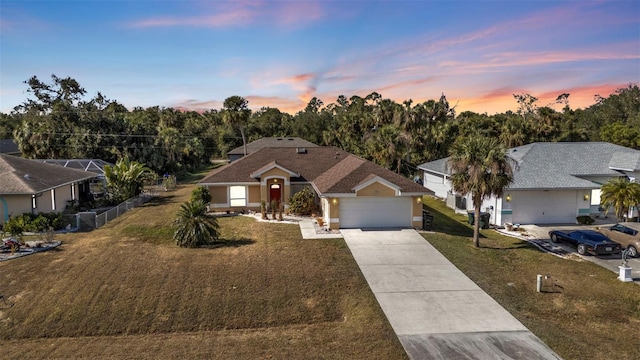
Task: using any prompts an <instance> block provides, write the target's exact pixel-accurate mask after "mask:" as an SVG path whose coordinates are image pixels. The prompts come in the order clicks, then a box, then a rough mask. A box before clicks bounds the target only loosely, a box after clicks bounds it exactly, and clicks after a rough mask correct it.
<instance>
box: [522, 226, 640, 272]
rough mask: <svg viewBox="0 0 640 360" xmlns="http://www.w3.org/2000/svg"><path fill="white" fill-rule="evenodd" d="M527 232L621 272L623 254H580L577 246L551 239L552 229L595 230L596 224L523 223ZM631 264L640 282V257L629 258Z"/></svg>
mask: <svg viewBox="0 0 640 360" xmlns="http://www.w3.org/2000/svg"><path fill="white" fill-rule="evenodd" d="M611 225H614V224H600V225H597V226H599V227H606V226H611ZM521 227H522V228H523V229H524V230H525V232H526V233H527V234H529V235H530V238H533V239H535V240H541V241H543V244H545V243H546V245H548V246H550V247H558V248H560V249H561V250H562V251H563V252H565V253H567V254H572V255H575V256H580V257H582V258H583V259H585V260H587V261H591V262H593V263H595V264H598V265H600V266H602V267H604V268H606V269H609V270H611V271H613V272H614V273H616V274H619V269H618V266H620V265H621V264H622V255H620V254H618V255H607V256H592V255H579V254H578V252H577V250H576V248H575V247H574V246H572V245H569V244H566V243H562V242H560V243H557V244H555V243H552V242H551V240H550V239H549V231H551V230H560V231H567V232H568V231H572V230H593V229H594V228H595V227H596V226H595V225H593V226H586V225H522V226H521ZM627 260H628V263H629V266H630V267H631V268H632V269H633V270H631V277H632V278H633V281H634V282H635V283H636V284H640V258H628V259H627Z"/></svg>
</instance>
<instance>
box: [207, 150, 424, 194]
mask: <svg viewBox="0 0 640 360" xmlns="http://www.w3.org/2000/svg"><path fill="white" fill-rule="evenodd" d="M306 150H307V151H306V152H298V151H297V150H296V149H295V148H293V149H292V148H269V147H267V148H263V149H262V150H259V151H256V152H254V153H252V154H249V155H247V156H244V157H242V158H240V159H239V160H236V161H234V162H232V163H229V164H227V165H224V166H222V167H220V168H217V169H215V170H213V171H212V172H211V173H210V174H209V175H208V176H206V177H205V178H204V179H203V180H202V181H200V184H207V185H209V184H232V183H256V184H259V183H260V179H257V178H254V177H251V174H254V173H255V172H256V171H258V170H260V169H265V168H267V167H270V166H275V165H277V166H280V167H282V168H284V169H287V170H289V171H292V172H294V173H296V174H299V175H300V176H299V177H296V178H291V181H298V182H309V183H311V184H314V185H315V187H316V188H317V189H318V191H320V193H321V195H322V194H327V193H332V194H336V193H340V194H347V193H355V191H354V190H353V188H354V187H356V186H357V185H359V184H362V183H365V182H366V181H367V180H369V179H371V178H372V176H378V177H380V178H382V179H384V180H385V181H388V182H390V183H393V184H394V185H396V186H398V188H399V189H400V190H401V191H402V192H403V193H418V194H429V193H432V191H431V190H429V189H427V188H425V187H424V186H422V185H419V184H416V183H414V182H413V181H411V180H409V179H407V178H405V177H403V176H401V175H398V174H396V173H394V172H393V171H390V170H388V169H385V168H383V167H382V166H379V165H377V164H374V163H373V162H371V161H368V160H365V159H362V158H359V157H357V156H355V155H352V154H350V153H348V152H346V151H344V150H341V149H339V148H336V147H332V146H315V147H309V148H307V149H306Z"/></svg>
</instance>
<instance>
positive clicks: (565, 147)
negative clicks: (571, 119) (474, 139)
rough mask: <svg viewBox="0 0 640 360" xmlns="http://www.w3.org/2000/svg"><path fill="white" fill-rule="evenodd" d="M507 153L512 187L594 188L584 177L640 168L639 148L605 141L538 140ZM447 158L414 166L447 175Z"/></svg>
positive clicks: (529, 188)
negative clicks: (543, 141)
mask: <svg viewBox="0 0 640 360" xmlns="http://www.w3.org/2000/svg"><path fill="white" fill-rule="evenodd" d="M507 155H508V156H509V158H511V159H512V160H513V161H514V183H513V184H511V185H510V186H509V189H512V190H533V189H567V188H570V189H594V188H597V187H598V185H596V184H595V183H593V182H592V181H589V180H587V179H584V178H586V177H594V176H623V175H624V174H622V173H620V172H619V171H617V170H623V169H625V170H629V169H632V170H635V171H637V170H638V169H640V166H639V165H640V161H639V160H640V151H638V150H634V149H629V148H625V147H623V146H619V145H615V144H611V143H607V142H548V143H542V142H539V143H532V144H527V145H523V146H519V147H516V148H512V149H509V150H508V151H507ZM448 160H449V158H444V159H439V160H436V161H432V162H428V163H425V164H422V165H420V166H418V168H419V169H422V170H427V171H432V172H437V173H440V174H448V173H449V170H448V169H447V161H448Z"/></svg>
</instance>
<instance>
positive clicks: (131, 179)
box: [104, 157, 151, 201]
mask: <svg viewBox="0 0 640 360" xmlns="http://www.w3.org/2000/svg"><path fill="white" fill-rule="evenodd" d="M150 174H151V170H150V169H149V168H147V167H146V166H144V165H143V164H141V163H139V162H137V161H129V158H128V157H124V158H120V159H119V160H118V161H117V162H116V164H115V165H114V166H109V165H107V166H105V167H104V177H105V179H106V180H107V188H108V189H109V196H110V197H111V198H112V199H114V200H116V201H124V200H127V199H130V198H132V197H134V196H136V195H138V194H140V193H141V192H142V188H143V187H144V181H145V180H147V179H148V178H149V176H150Z"/></svg>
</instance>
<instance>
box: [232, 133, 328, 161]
mask: <svg viewBox="0 0 640 360" xmlns="http://www.w3.org/2000/svg"><path fill="white" fill-rule="evenodd" d="M317 146H318V145H316V144H314V143H312V142H309V141H307V140H304V139H301V138H297V137H268V138H261V139H258V140H256V141H252V142H250V143H248V144H247V155H249V154H251V153H254V152H256V151H258V150H260V149H264V148H268V147H293V148H309V147H317ZM227 156H228V157H229V162H232V161H235V160H238V159H240V158H241V157H243V156H244V146H240V147H237V148H235V149H233V150H231V151H229V152H228V153H227Z"/></svg>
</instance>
